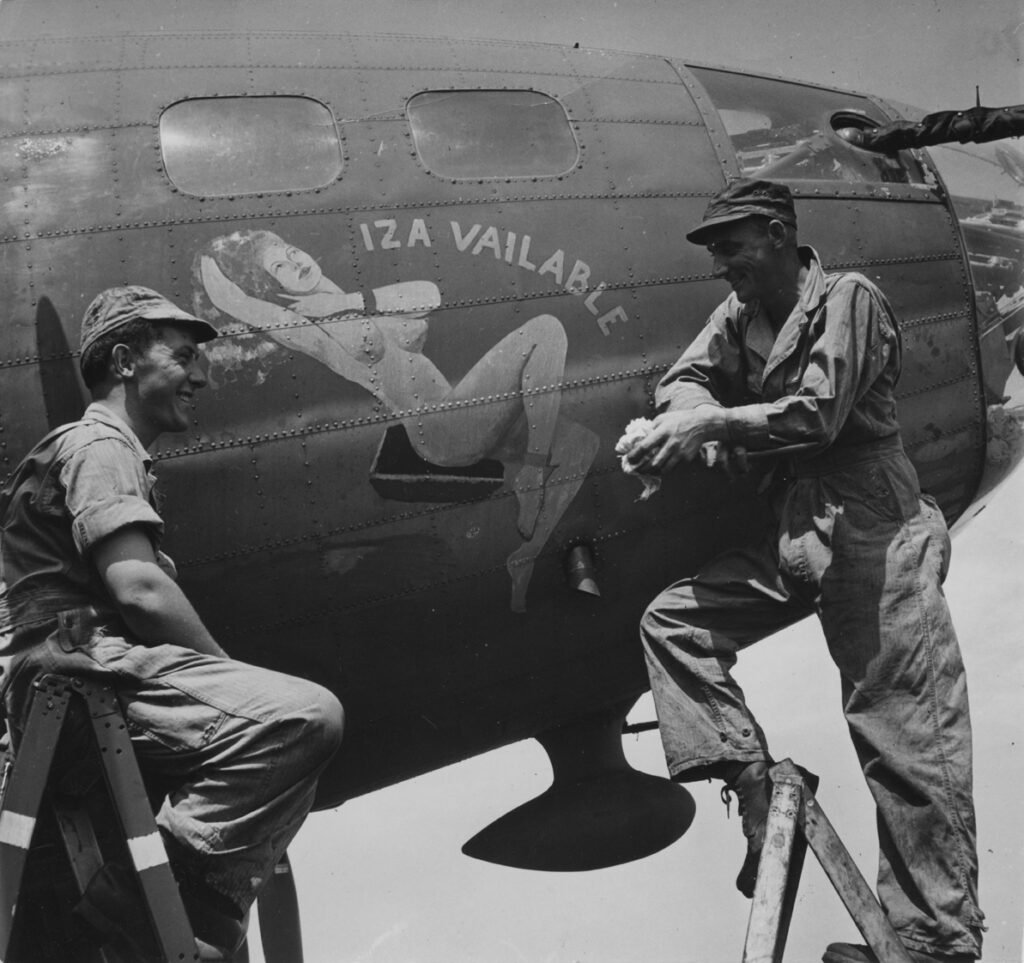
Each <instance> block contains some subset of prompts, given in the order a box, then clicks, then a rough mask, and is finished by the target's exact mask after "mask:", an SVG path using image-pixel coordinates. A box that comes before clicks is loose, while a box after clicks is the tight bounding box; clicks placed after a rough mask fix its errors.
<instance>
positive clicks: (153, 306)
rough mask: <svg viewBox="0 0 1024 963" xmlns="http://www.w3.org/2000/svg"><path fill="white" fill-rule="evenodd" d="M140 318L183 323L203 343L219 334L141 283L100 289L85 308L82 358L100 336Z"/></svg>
mask: <svg viewBox="0 0 1024 963" xmlns="http://www.w3.org/2000/svg"><path fill="white" fill-rule="evenodd" d="M138 320H141V321H152V322H153V323H154V324H160V323H163V324H174V325H180V326H181V327H184V328H187V329H188V330H189V331H190V332H191V333H192V336H193V337H194V338H195V339H196V341H197V342H200V343H201V342H203V341H211V340H212V339H213V338H216V337H217V329H216V328H215V327H213V325H211V324H207V323H206V322H205V321H202V320H200V319H199V318H197V317H195V316H194V315H191V314H188V313H187V312H185V311H182V310H181V308H179V307H178V306H177V305H176V304H172V303H171V302H170V301H168V300H167V298H165V297H164V296H163V295H162V294H158V293H157V292H156V291H154V290H152V289H151V288H144V287H142V285H139V284H129V285H124V286H122V287H116V288H107V289H106V291H101V292H100V293H99V294H97V295H96V297H95V298H93V300H92V303H91V304H90V305H89V307H87V308H86V309H85V315H84V317H83V318H82V332H81V338H80V343H81V354H82V357H85V352H86V350H87V349H88V348H89V347H90V346H91V345H92V344H93V343H94V342H95V341H96V339H97V338H100V337H102V336H103V335H105V334H109V333H110V332H111V331H116V330H117V329H118V328H120V327H122V326H123V325H125V324H128V322H129V321H138Z"/></svg>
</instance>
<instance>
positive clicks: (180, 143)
mask: <svg viewBox="0 0 1024 963" xmlns="http://www.w3.org/2000/svg"><path fill="white" fill-rule="evenodd" d="M160 150H161V152H162V154H163V161H164V168H165V170H166V171H167V176H168V177H169V178H170V179H171V182H172V183H173V184H174V186H175V187H177V188H178V189H179V190H181V191H183V192H184V193H186V194H194V195H197V196H200V197H228V196H232V195H240V194H261V193H276V192H281V191H305V190H314V189H316V188H318V187H325V186H326V185H328V184H330V183H331V182H332V181H335V180H336V179H337V178H338V177H340V176H341V171H342V149H341V140H340V137H339V134H338V128H337V125H336V124H335V122H334V115H333V114H332V113H331V111H330V110H329V109H328V108H327V107H326V106H325V105H324V104H322V103H320V102H319V101H318V100H313V99H312V98H310V97H290V96H251V97H202V98H197V99H194V100H182V101H179V102H178V103H176V104H171V106H170V107H168V108H167V109H166V110H165V111H164V112H163V114H162V115H161V116H160Z"/></svg>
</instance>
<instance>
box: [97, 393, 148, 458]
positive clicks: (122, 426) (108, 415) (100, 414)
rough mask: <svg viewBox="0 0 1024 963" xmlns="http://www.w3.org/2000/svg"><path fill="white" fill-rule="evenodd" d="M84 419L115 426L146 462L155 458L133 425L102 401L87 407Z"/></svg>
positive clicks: (109, 426)
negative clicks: (147, 449) (133, 428)
mask: <svg viewBox="0 0 1024 963" xmlns="http://www.w3.org/2000/svg"><path fill="white" fill-rule="evenodd" d="M82 420H83V421H96V422H99V423H100V424H101V425H106V426H107V427H108V428H114V429H115V430H116V431H119V432H120V433H121V434H122V435H124V437H125V439H126V440H127V441H128V442H129V444H131V446H132V447H133V448H135V449H136V451H138V453H139V456H140V457H141V458H142V459H143V460H144V461H145V462H146V464H147V465H149V464H152V461H153V458H152V456H151V455H150V453H149V452H148V451H146V448H145V446H144V445H143V444H142V442H141V441H139V436H138V435H136V434H135V432H134V431H133V430H132V427H131V425H129V424H128V422H127V421H125V420H124V419H123V418H121V417H120V416H119V415H117V414H115V413H114V412H113V411H111V410H110V409H109V408H108V407H107V406H106V405H104V404H103V403H102V402H99V401H94V402H92V404H90V405H89V407H88V408H86V409H85V411H84V413H83V414H82Z"/></svg>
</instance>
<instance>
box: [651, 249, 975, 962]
mask: <svg viewBox="0 0 1024 963" xmlns="http://www.w3.org/2000/svg"><path fill="white" fill-rule="evenodd" d="M800 255H801V258H802V260H803V262H804V264H805V265H806V266H807V267H808V275H807V279H806V283H805V285H804V289H803V291H802V294H801V298H800V301H799V302H798V304H797V306H796V307H795V308H794V310H793V312H792V314H791V315H790V317H789V318H788V320H787V321H786V323H785V324H784V325H783V327H782V329H781V330H780V331H779V333H778V336H777V337H776V336H775V335H774V334H773V332H772V328H771V325H770V323H769V321H768V318H767V316H766V315H765V314H764V313H763V312H762V311H761V310H760V309H759V307H758V305H757V304H756V303H751V304H747V305H744V304H742V303H740V302H739V301H738V299H737V298H736V296H735V295H730V297H729V298H728V299H727V300H726V301H725V302H724V303H723V304H722V305H720V306H719V308H718V309H717V310H716V311H715V312H714V314H713V315H712V316H711V318H710V320H709V322H708V324H707V326H706V327H705V328H704V330H703V331H702V333H701V334H700V335H699V336H698V337H697V338H696V339H695V340H694V342H693V344H692V345H691V346H690V347H689V349H688V350H687V351H686V352H685V353H684V354H683V356H682V357H681V358H680V359H679V361H678V362H677V363H676V364H675V365H674V366H673V367H672V369H671V370H670V371H669V372H668V373H667V374H666V375H665V377H664V378H663V379H662V381H661V383H660V384H659V386H658V388H657V392H656V401H657V404H658V406H659V408H660V409H668V410H673V409H692V408H695V407H697V406H699V405H705V404H713V405H718V406H722V407H724V408H725V409H726V419H727V429H728V433H729V437H728V443H729V444H732V445H745V446H747V447H748V448H750V449H751V450H764V449H770V448H772V447H778V446H782V445H788V444H796V443H801V442H809V441H810V442H815V443H817V444H818V446H819V447H817V448H814V449H811V450H810V452H809V454H808V455H807V456H806V457H798V458H795V459H793V460H792V461H793V465H792V468H791V470H790V471H789V473H788V476H789V477H787V479H786V480H785V482H784V483H781V484H777V485H776V486H775V491H774V495H773V497H772V499H771V500H772V514H773V524H772V526H771V528H770V530H769V531H767V532H766V534H765V537H764V538H763V539H762V541H761V542H760V544H758V545H756V546H755V547H753V548H742V549H736V550H732V551H727V552H725V553H724V554H723V555H720V556H719V557H718V558H716V559H714V560H712V561H711V562H709V563H708V564H707V565H705V566H704V567H703V568H702V569H701V570H700V572H698V574H697V575H695V576H694V577H692V578H687V579H683V580H682V581H680V582H677V583H675V584H674V585H671V586H669V587H668V588H667V589H666V590H665V591H664V592H662V593H661V594H660V595H659V596H658V597H657V598H655V600H654V601H653V602H652V603H651V605H650V606H649V607H648V609H647V611H646V612H645V613H644V616H643V619H642V621H641V639H642V641H643V644H644V648H645V654H646V658H647V666H648V672H649V675H650V680H651V689H652V692H653V695H654V701H655V706H656V709H657V713H658V719H659V726H660V730H661V735H662V741H663V744H664V748H665V755H666V760H667V763H668V768H669V772H670V773H671V775H672V776H673V778H675V779H677V780H680V781H692V780H698V779H702V778H707V777H709V776H720V775H721V773H720V770H717V769H716V766H718V765H720V764H721V763H723V762H729V761H740V762H754V761H757V760H766V759H768V758H769V756H768V748H767V743H766V741H765V737H764V734H763V732H762V731H761V729H760V727H759V726H758V724H757V722H756V720H755V719H754V717H753V716H752V714H751V713H750V710H749V709H748V708H747V706H746V703H745V701H744V697H743V693H742V691H741V690H740V687H739V686H738V685H737V684H736V682H735V681H734V679H733V678H732V676H731V674H730V670H731V669H732V667H733V665H734V664H735V662H736V656H737V653H738V652H739V650H741V649H743V648H745V647H746V646H748V645H751V644H752V643H754V642H757V641H759V640H760V639H763V638H764V637H766V636H768V635H770V634H772V633H774V632H776V631H778V630H779V629H781V628H783V627H784V626H787V625H790V624H792V623H794V622H796V621H797V620H799V619H801V618H803V617H804V616H806V615H808V614H810V613H812V612H813V613H815V614H817V616H818V617H819V619H820V621H821V625H822V628H823V629H824V634H825V639H826V642H827V644H828V647H829V652H830V654H831V656H832V659H833V661H834V662H835V664H836V666H837V667H838V668H839V672H840V676H841V680H842V697H843V709H844V712H845V715H846V719H847V723H848V725H849V729H850V734H851V736H852V738H853V743H854V747H855V748H856V751H857V755H858V757H859V760H860V763H861V766H862V768H863V772H864V776H865V779H866V780H867V783H868V786H869V788H870V790H871V793H872V795H873V796H874V799H875V802H876V805H877V816H878V834H879V847H880V858H879V873H878V894H879V899H880V901H881V903H882V905H883V908H884V909H885V911H886V914H887V915H888V917H889V919H890V921H891V922H892V924H893V926H894V927H895V929H896V930H897V932H898V933H899V935H900V938H901V939H902V940H903V941H904V943H905V944H906V945H907V946H908V947H910V948H912V949H917V950H922V951H926V952H933V953H934V952H939V953H944V954H952V953H966V954H973V955H977V956H980V955H981V929H982V928H983V915H982V913H981V911H980V910H979V908H978V904H977V870H978V861H977V854H976V843H975V835H976V834H975V820H974V807H973V802H972V791H971V780H972V775H971V726H970V717H969V713H968V705H967V687H966V680H965V677H964V667H963V662H962V661H961V656H960V650H959V646H958V644H957V639H956V634H955V632H954V630H953V625H952V622H951V620H950V616H949V611H948V608H947V605H946V600H945V596H944V595H943V593H942V587H941V586H942V582H943V579H944V578H945V575H946V570H947V566H948V560H949V536H948V533H947V530H946V525H945V521H944V519H943V517H942V514H941V512H940V511H939V509H938V507H937V506H936V504H935V502H934V501H933V500H932V499H931V498H930V497H928V496H923V495H922V494H921V492H920V489H919V485H918V479H917V474H916V472H915V471H914V468H913V466H912V465H911V463H910V461H909V459H908V458H907V456H906V454H905V453H904V451H903V447H902V444H901V442H900V437H899V428H898V425H897V423H896V406H895V402H894V399H893V389H894V386H895V383H896V380H897V378H898V375H899V369H900V342H899V335H898V331H897V327H896V324H895V320H894V318H893V315H892V310H891V308H890V307H889V304H888V302H887V301H886V299H885V297H884V296H883V295H882V293H881V292H880V291H879V290H878V288H877V287H875V286H874V285H873V284H872V283H871V282H870V281H869V280H867V279H866V278H864V277H862V276H860V275H857V274H825V273H824V272H823V271H822V269H821V267H820V264H819V261H818V257H817V255H816V254H815V252H814V251H813V250H811V249H810V248H800Z"/></svg>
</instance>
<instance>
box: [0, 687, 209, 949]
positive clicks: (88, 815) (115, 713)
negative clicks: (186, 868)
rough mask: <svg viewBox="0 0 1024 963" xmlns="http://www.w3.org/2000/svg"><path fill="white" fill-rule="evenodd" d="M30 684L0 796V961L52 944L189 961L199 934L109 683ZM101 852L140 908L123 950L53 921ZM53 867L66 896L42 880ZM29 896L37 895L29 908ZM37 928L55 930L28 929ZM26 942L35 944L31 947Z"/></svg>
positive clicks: (97, 864)
mask: <svg viewBox="0 0 1024 963" xmlns="http://www.w3.org/2000/svg"><path fill="white" fill-rule="evenodd" d="M35 689H36V691H35V693H34V694H33V699H32V705H31V708H30V710H29V715H28V719H27V720H26V724H25V731H24V735H23V736H22V738H21V741H20V744H19V745H18V746H17V747H16V750H17V751H16V756H15V760H14V763H13V766H9V769H8V771H7V773H6V775H7V777H8V778H7V780H6V786H5V788H4V789H3V795H2V797H0V959H2V960H5V961H8V963H19V959H20V960H25V959H31V960H33V963H34V961H35V960H38V959H40V958H49V954H50V953H55V954H57V955H55V956H54V957H53V959H55V960H68V959H71V958H74V959H76V960H79V959H81V960H90V961H92V960H97V961H102V963H115V961H120V960H123V959H126V958H130V959H138V960H146V961H149V960H152V961H160V963H182V961H194V960H197V959H198V952H197V949H196V942H195V940H194V939H193V935H192V930H191V927H190V925H189V921H188V917H187V915H186V913H185V909H184V906H183V904H182V901H181V896H180V894H179V892H178V886H177V883H176V881H175V879H174V876H173V874H172V872H171V868H170V865H169V863H168V862H167V854H166V851H165V849H164V845H163V840H162V839H161V837H160V833H159V831H158V829H157V826H156V822H155V820H154V817H153V810H152V808H151V806H150V802H149V798H148V796H147V794H146V789H145V787H144V785H143V782H142V776H141V774H140V772H139V767H138V764H137V762H136V760H135V753H134V751H133V749H132V745H131V740H130V738H129V735H128V732H127V729H126V727H125V722H124V718H123V717H122V715H121V711H120V707H119V706H118V702H117V698H116V696H115V694H114V691H113V689H111V687H110V686H107V685H104V684H102V683H100V682H97V681H95V680H91V679H82V678H67V677H64V676H57V675H46V676H43V677H42V678H40V679H39V680H38V681H37V682H36V683H35ZM55 760H57V761H58V764H57V765H56V766H55V765H54V762H55ZM90 761H91V763H92V764H91V765H90V764H89V763H90ZM104 791H105V792H104ZM98 796H99V797H102V796H105V797H106V798H105V799H102V798H101V799H99V803H102V805H101V806H100V805H98V801H97V797H98ZM99 813H103V814H104V815H105V817H106V818H105V820H104V819H102V818H98V814H99ZM47 850H48V852H47ZM59 850H63V854H62V855H63V860H62V859H60V856H61V854H60V853H59V852H58V851H59ZM108 860H112V861H119V864H120V865H123V866H124V867H125V869H126V871H127V879H128V880H129V883H130V884H131V885H133V886H136V887H137V895H138V896H139V897H140V899H139V905H140V907H144V910H143V912H144V915H146V916H148V920H145V919H144V920H142V921H141V922H142V926H141V927H139V930H140V933H141V938H140V940H139V941H137V942H133V943H132V945H131V955H130V956H129V957H126V956H125V955H124V953H123V951H121V950H119V949H118V945H117V944H116V943H114V944H109V945H107V946H102V947H101V946H98V945H97V944H96V943H95V942H92V941H88V940H83V939H82V938H81V937H80V936H77V937H76V936H74V935H72V934H71V933H70V931H69V932H60V927H59V926H57V920H58V917H60V918H64V917H66V915H67V914H66V912H65V913H61V910H67V909H68V908H70V906H72V905H74V903H75V902H77V900H78V899H79V898H80V897H81V895H82V893H84V892H85V889H86V887H87V886H88V884H89V882H90V881H91V880H93V878H94V877H95V876H96V874H97V873H98V872H99V871H100V869H101V867H103V866H104V864H105V863H106V862H107V861H108ZM58 865H60V867H61V869H63V870H64V873H63V875H64V876H70V878H71V879H70V883H69V884H67V885H65V892H64V894H63V902H60V892H59V890H58V887H56V884H55V883H54V881H53V880H55V879H56V878H57V877H56V875H54V877H53V879H50V878H49V874H50V873H52V872H53V868H54V867H55V866H58ZM68 870H70V873H68ZM34 878H35V879H37V880H38V879H40V878H42V879H43V880H44V881H45V883H44V885H41V886H40V885H38V884H33V882H32V880H33V879H34ZM33 894H37V895H38V898H39V900H41V901H42V902H40V903H38V904H35V905H34V904H33V900H34V898H35V897H34V896H33ZM69 899H70V903H69V901H68V900H69ZM53 901H56V902H53ZM29 919H32V923H29V922H27V921H28V920H29ZM147 922H148V926H147V925H146V924H147ZM40 925H42V926H43V927H45V929H46V930H50V928H51V927H52V928H54V929H56V930H57V931H58V934H57V935H54V934H52V933H48V932H43V933H41V934H40V933H32V934H28V933H27V932H26V931H27V929H28V928H29V927H33V928H34V929H38V928H39V927H40ZM40 939H43V943H44V944H45V945H44V946H40V944H39V942H38V941H39V940H40ZM26 940H29V941H32V948H31V949H30V950H26V948H25V947H26V946H27V945H28V944H27V943H26ZM55 941H56V942H55ZM26 953H28V954H30V955H29V956H27V957H26V955H25V954H26ZM41 954H45V956H42V957H41Z"/></svg>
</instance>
